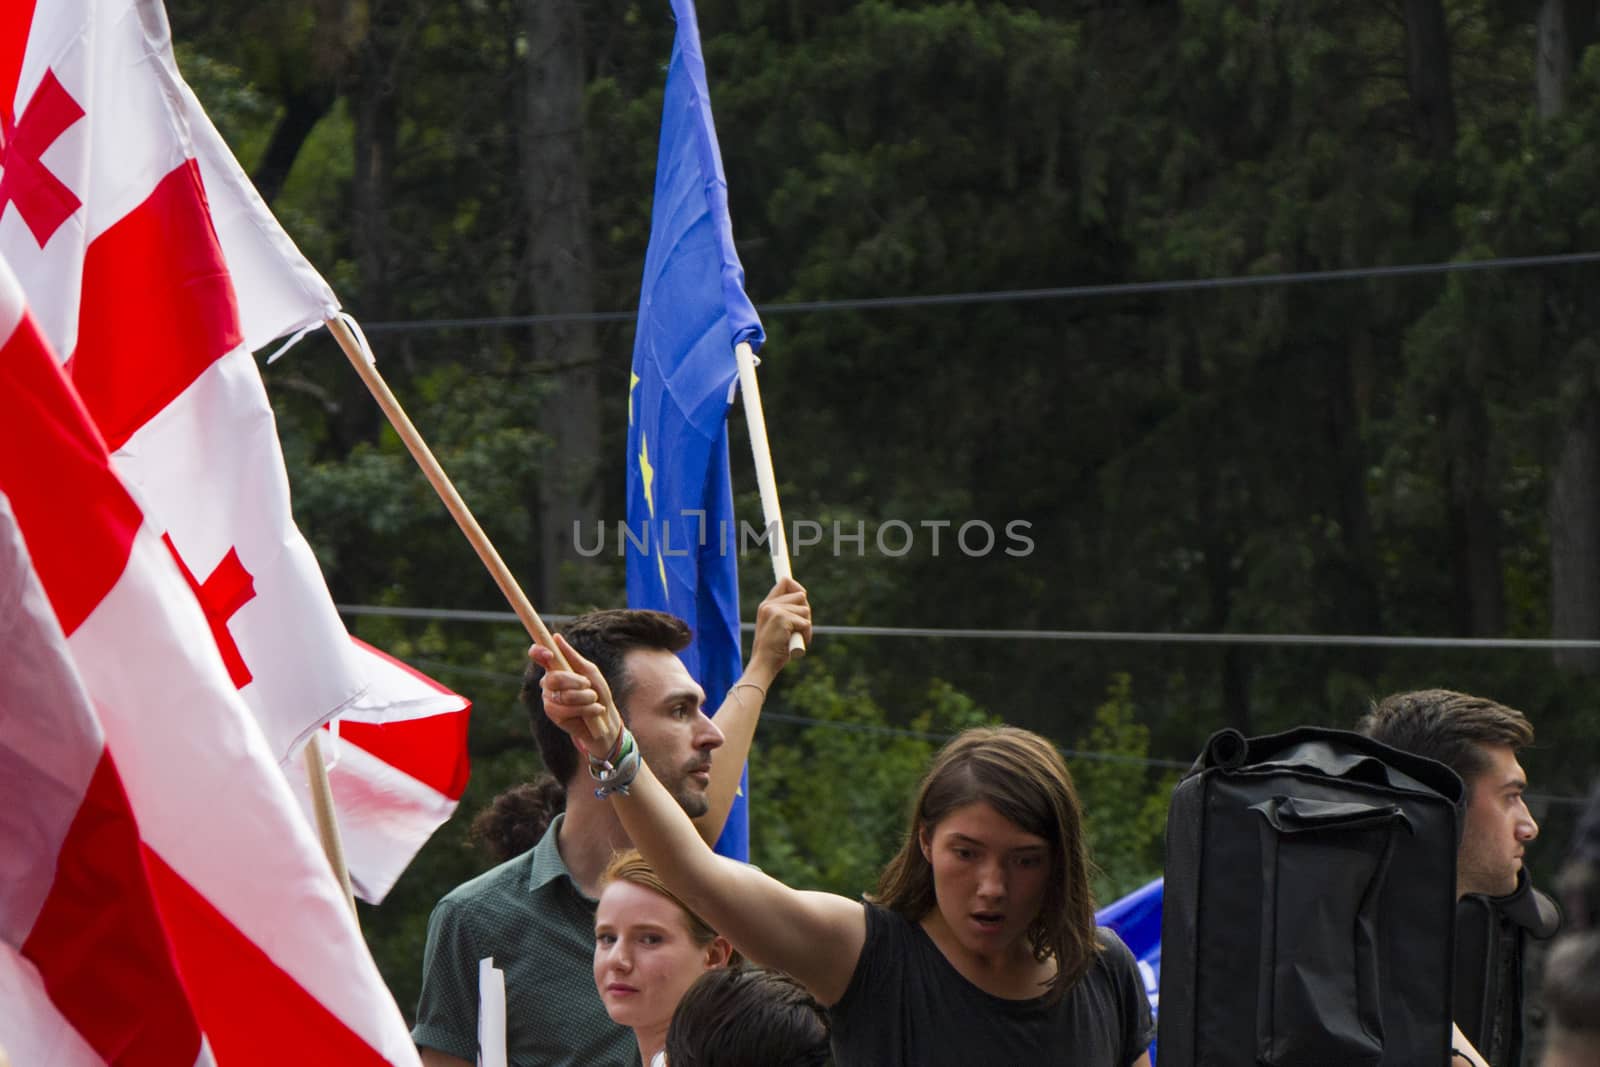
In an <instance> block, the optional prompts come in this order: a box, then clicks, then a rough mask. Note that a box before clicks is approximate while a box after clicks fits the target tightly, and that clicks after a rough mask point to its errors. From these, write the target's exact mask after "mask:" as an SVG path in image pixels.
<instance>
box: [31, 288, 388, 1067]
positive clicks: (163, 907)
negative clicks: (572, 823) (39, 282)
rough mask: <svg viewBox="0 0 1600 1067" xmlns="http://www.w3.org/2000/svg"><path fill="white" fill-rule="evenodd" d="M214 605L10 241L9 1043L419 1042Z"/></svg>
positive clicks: (332, 1047) (250, 1050) (119, 1054)
mask: <svg viewBox="0 0 1600 1067" xmlns="http://www.w3.org/2000/svg"><path fill="white" fill-rule="evenodd" d="M211 627H212V622H211V620H209V619H208V618H207V617H206V616H205V614H204V612H203V611H202V609H201V607H200V605H199V604H198V602H197V600H196V598H195V595H194V592H193V586H192V583H191V582H190V581H189V580H188V579H187V578H186V577H185V576H184V575H183V574H182V572H181V570H180V569H179V567H178V565H177V563H176V561H175V560H174V559H173V557H172V554H171V552H170V551H169V550H168V549H167V548H166V547H165V546H164V545H163V544H162V541H161V535H160V531H159V530H158V529H157V528H156V527H155V526H154V525H153V524H152V523H151V522H150V521H149V519H148V517H147V516H146V515H145V513H144V512H143V510H142V508H141V506H140V502H139V501H138V499H137V498H136V496H135V494H134V493H132V492H131V491H130V490H129V489H128V488H127V487H126V486H125V485H124V484H123V482H122V480H121V479H120V478H119V477H118V475H117V472H116V471H115V469H114V468H113V465H112V461H111V458H110V456H109V454H108V452H107V449H106V446H105V443H104V441H103V439H102V438H101V436H100V433H99V431H98V429H97V428H96V427H95V425H94V424H93V423H92V422H91V420H90V417H89V414H88V412H87V411H86V409H85V406H84V405H83V403H82V402H81V400H80V398H79V397H78V396H77V395H76V393H75V391H74V390H73V388H72V386H71V384H70V383H69V381H68V380H67V378H66V377H65V375H64V374H63V372H62V369H61V368H60V366H59V365H58V364H57V362H56V359H55V357H54V355H53V354H52V353H51V352H50V351H49V349H48V347H47V345H46V343H45V341H44V339H43V337H42V335H41V332H40V330H39V329H38V328H37V325H36V324H35V323H34V321H33V320H32V318H31V317H29V316H28V315H27V314H26V312H25V309H24V305H23V297H22V292H21V289H20V288H19V286H18V284H17V282H16V280H15V278H14V277H13V276H12V275H11V274H10V272H9V270H8V269H7V268H6V266H5V264H4V261H3V260H0V840H4V842H5V847H4V848H0V886H3V887H4V891H3V892H0V1043H3V1045H4V1047H5V1048H6V1050H7V1052H8V1053H9V1055H10V1057H11V1060H12V1062H13V1063H16V1064H18V1065H19V1067H20V1065H23V1064H35V1063H37V1064H48V1065H51V1067H77V1065H80V1064H84V1065H92V1064H126V1065H129V1067H133V1065H143V1064H151V1065H156V1064H179V1065H186V1064H212V1063H215V1064H222V1065H224V1067H226V1065H229V1064H245V1063H259V1062H264V1061H266V1060H268V1059H272V1060H285V1059H287V1060H292V1061H295V1062H320V1063H341V1064H372V1065H377V1064H384V1063H394V1064H407V1065H412V1064H416V1063H417V1062H418V1059H417V1054H416V1050H415V1049H414V1048H413V1046H412V1044H411V1041H410V1038H409V1035H408V1033H407V1031H406V1028H405V1023H404V1021H403V1020H402V1018H401V1016H400V1012H399V1010H398V1008H397V1007H396V1006H395V1003H394V999H393V997H392V996H391V995H390V994H389V991H388V990H387V988H386V987H385V986H384V984H383V980H382V978H381V977H380V976H379V974H378V971H377V968H376V966H375V965H374V964H373V961H372V957H371V955H370V954H369V953H368V951H367V948H366V945H365V944H364V943H363V941H362V939H361V934H360V931H359V930H358V929H357V928H356V924H355V920H354V917H353V915H352V914H351V912H350V908H349V906H348V904H347V903H346V902H345V901H344V899H343V898H342V897H341V895H340V892H339V887H338V883H337V882H336V881H335V880H334V878H333V876H332V874H331V872H330V871H329V869H328V864H327V860H326V859H325V858H324V857H323V855H322V854H321V852H320V850H319V848H318V845H317V842H316V840H315V839H314V838H313V836H312V834H311V830H310V828H309V827H308V826H307V824H306V822H305V820H304V819H303V818H301V816H300V814H299V813H298V811H297V810H296V807H295V801H294V798H293V797H292V795H291V794H290V792H289V789H288V786H287V784H286V783H285V782H284V779H283V776H282V774H281V773H280V772H279V768H278V765H277V762H276V760H275V759H274V756H273V753H272V752H271V750H270V749H269V748H268V746H267V743H266V740H265V738H264V736H263V735H262V733H261V730H260V727H259V726H258V725H257V723H256V721H255V719H254V717H253V716H252V715H251V714H250V712H249V710H248V709H247V708H246V707H245V704H244V702H243V700H242V699H241V697H240V693H239V691H238V689H237V687H236V685H235V684H234V681H233V679H232V678H231V677H230V669H229V667H228V665H227V664H225V663H224V662H223V659H222V657H221V655H220V654H219V652H218V650H217V648H216V645H215V643H214V642H213V641H212V640H211V639H210V630H211Z"/></svg>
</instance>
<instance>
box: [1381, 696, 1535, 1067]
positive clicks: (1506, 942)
mask: <svg viewBox="0 0 1600 1067" xmlns="http://www.w3.org/2000/svg"><path fill="white" fill-rule="evenodd" d="M1356 729H1357V730H1358V731H1359V732H1361V733H1363V734H1366V735H1367V736H1368V737H1372V738H1375V739H1376V740H1379V741H1382V742H1384V743H1385V744H1388V745H1393V746H1394V747H1395V748H1400V749H1405V750H1406V751H1408V752H1415V753H1417V754H1418V755H1422V756H1427V757H1429V758H1430V759H1435V760H1438V761H1439V762H1440V763H1443V764H1444V765H1445V766H1447V767H1449V768H1450V769H1451V770H1453V771H1455V772H1456V774H1457V775H1458V776H1459V777H1460V778H1461V781H1462V782H1463V783H1464V784H1465V785H1466V799H1465V805H1466V811H1465V818H1464V820H1463V823H1462V828H1461V845H1460V848H1459V850H1458V851H1457V854H1456V897H1457V904H1456V951H1455V960H1456V964H1455V982H1454V989H1453V994H1452V1000H1453V1002H1454V1005H1455V1016H1456V1020H1455V1021H1456V1024H1457V1025H1458V1026H1459V1027H1460V1029H1461V1032H1462V1033H1463V1034H1464V1035H1465V1036H1466V1038H1467V1040H1469V1041H1470V1042H1472V1044H1473V1045H1474V1046H1475V1047H1476V1048H1477V1049H1478V1050H1479V1052H1481V1053H1482V1055H1483V1058H1484V1059H1485V1060H1487V1061H1488V1062H1489V1064H1490V1065H1491V1067H1515V1065H1517V1064H1520V1063H1521V1062H1522V1046H1523V1035H1524V1031H1525V1024H1524V1019H1523V986H1524V974H1523V958H1524V955H1525V952H1526V947H1527V942H1528V940H1529V939H1530V938H1532V939H1534V940H1540V941H1542V940H1545V939H1548V938H1549V937H1551V936H1552V935H1554V934H1555V932H1556V928H1557V927H1558V926H1559V925H1560V911H1559V910H1558V909H1557V908H1556V906H1555V902H1554V901H1552V900H1551V899H1550V898H1549V897H1548V896H1546V895H1545V894H1543V893H1541V892H1539V891H1538V890H1537V889H1534V888H1533V885H1532V883H1531V882H1530V881H1529V880H1528V872H1527V870H1526V869H1525V868H1524V866H1523V853H1524V852H1525V850H1526V848H1527V845H1528V843H1529V842H1531V841H1532V840H1533V839H1534V838H1535V837H1537V836H1538V835H1539V824H1538V823H1537V822H1536V821H1534V818H1533V814H1532V813H1531V812H1530V811H1529V810H1528V805H1527V802H1526V801H1525V800H1524V796H1523V795H1524V793H1525V792H1526V791H1527V788H1528V776H1527V774H1526V773H1525V772H1524V771H1523V769H1522V765H1521V764H1520V763H1519V762H1518V760H1517V753H1518V751H1519V750H1521V749H1523V748H1526V747H1527V746H1529V745H1531V744H1533V725H1532V724H1531V723H1530V722H1529V721H1528V718H1527V716H1525V715H1523V714H1522V712H1520V711H1517V710H1516V709H1515V708H1509V707H1507V706H1505V705H1504V704H1499V703H1496V702H1495V701H1493V700H1488V699H1485V698H1483V697H1476V696H1469V695H1468V694H1466V693H1457V692H1455V691H1453V690H1449V689H1423V690H1418V691H1415V692H1409V693H1396V694H1393V695H1392V696H1388V697H1385V698H1384V699H1383V700H1381V701H1379V702H1378V703H1376V704H1374V705H1373V707H1372V709H1371V710H1370V711H1368V712H1367V714H1366V715H1365V716H1363V717H1362V719H1361V721H1360V722H1359V723H1357V724H1356Z"/></svg>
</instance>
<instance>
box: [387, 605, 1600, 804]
mask: <svg viewBox="0 0 1600 1067" xmlns="http://www.w3.org/2000/svg"><path fill="white" fill-rule="evenodd" d="M568 617H569V618H570V616H568ZM544 618H545V620H546V621H554V620H555V618H556V617H555V616H551V615H547V616H545V617H544ZM410 663H411V665H412V666H413V667H416V668H417V669H419V670H425V671H438V672H445V671H451V672H454V673H456V674H460V675H464V676H466V677H469V678H478V679H482V680H484V681H493V682H501V683H505V684H511V685H521V684H522V677H521V675H516V674H508V673H505V672H503V671H492V670H487V669H485V668H483V667H460V666H457V665H455V664H453V663H446V662H444V661H443V660H432V659H412V660H410ZM761 718H762V719H763V720H769V721H772V722H781V723H787V724H789V725H791V726H815V727H821V728H822V729H825V730H843V731H846V732H848V733H856V734H870V735H875V736H879V737H907V738H912V739H914V740H918V741H931V742H933V743H934V744H938V745H942V744H944V743H945V742H947V741H949V740H951V739H952V738H953V737H955V736H956V735H955V734H944V733H931V732H928V731H925V730H908V729H906V728H905V727H901V726H884V725H882V724H879V723H872V722H845V721H841V720H838V719H817V718H812V717H811V716H807V715H794V714H790V713H789V712H782V711H769V710H766V709H763V710H762V712H761ZM1051 744H1052V745H1055V748H1056V751H1058V752H1060V753H1061V755H1062V757H1063V758H1065V759H1081V760H1094V761H1097V762H1102V763H1126V764H1131V765H1135V766H1140V767H1157V768H1161V769H1164V770H1179V771H1182V770H1188V769H1189V767H1191V766H1192V765H1193V764H1192V763H1186V762H1184V761H1183V760H1173V759H1158V758H1156V757H1153V756H1130V755H1128V754H1126V753H1123V752H1104V751H1098V750H1094V749H1077V748H1064V747H1062V746H1061V745H1056V744H1055V742H1054V741H1052V742H1051ZM1527 797H1528V799H1529V800H1531V801H1534V802H1538V803H1545V804H1553V805H1557V806H1561V807H1573V808H1579V807H1583V806H1585V805H1587V804H1588V798H1587V797H1569V796H1557V795H1554V794H1549V793H1529V794H1527Z"/></svg>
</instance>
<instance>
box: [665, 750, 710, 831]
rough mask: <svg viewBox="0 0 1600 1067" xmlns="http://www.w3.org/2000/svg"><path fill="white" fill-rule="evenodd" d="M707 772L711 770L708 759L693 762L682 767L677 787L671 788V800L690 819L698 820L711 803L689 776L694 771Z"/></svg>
mask: <svg viewBox="0 0 1600 1067" xmlns="http://www.w3.org/2000/svg"><path fill="white" fill-rule="evenodd" d="M709 770H711V761H710V760H709V759H697V760H693V761H691V762H690V763H688V764H686V765H685V766H684V768H683V772H682V774H680V775H679V776H678V782H677V785H676V786H674V787H673V790H672V797H673V799H674V800H676V801H677V802H678V806H679V807H680V808H682V809H683V810H684V812H685V813H686V814H687V815H688V816H689V818H691V819H698V818H699V817H700V816H702V815H704V814H705V813H706V812H708V811H710V810H711V801H710V800H708V799H707V798H706V791H705V790H704V789H701V788H700V786H699V784H698V783H697V782H695V781H694V780H693V779H691V778H690V777H689V775H691V774H692V773H694V772H695V771H709Z"/></svg>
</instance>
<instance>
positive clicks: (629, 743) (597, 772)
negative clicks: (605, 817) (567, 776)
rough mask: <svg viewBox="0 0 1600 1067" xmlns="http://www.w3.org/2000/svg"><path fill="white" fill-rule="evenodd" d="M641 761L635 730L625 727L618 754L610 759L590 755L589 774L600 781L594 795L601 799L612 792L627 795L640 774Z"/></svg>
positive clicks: (618, 745)
mask: <svg viewBox="0 0 1600 1067" xmlns="http://www.w3.org/2000/svg"><path fill="white" fill-rule="evenodd" d="M639 762H640V760H639V746H638V745H636V744H634V741H633V731H631V730H629V729H628V728H627V727H623V728H622V736H621V737H620V738H618V740H617V751H616V755H614V756H612V757H611V758H610V759H595V758H594V757H593V756H590V757H589V776H590V777H591V778H593V779H594V780H595V781H597V782H599V783H600V784H599V786H597V787H596V788H595V791H594V795H595V796H596V797H598V798H600V799H601V800H604V799H605V798H606V797H608V796H610V795H611V794H612V793H621V794H622V795H623V796H627V795H628V787H629V786H630V785H632V784H633V780H634V779H635V778H637V777H638V776H639Z"/></svg>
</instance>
